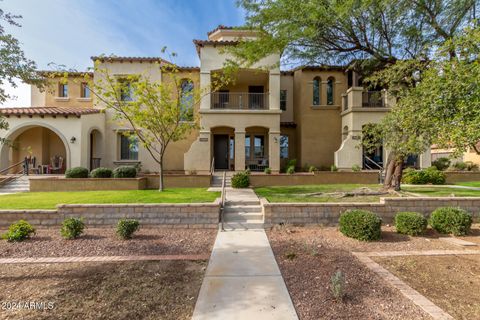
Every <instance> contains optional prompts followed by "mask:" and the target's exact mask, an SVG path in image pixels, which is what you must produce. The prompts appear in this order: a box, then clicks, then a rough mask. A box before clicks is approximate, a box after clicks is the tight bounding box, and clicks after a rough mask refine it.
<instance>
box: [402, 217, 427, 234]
mask: <svg viewBox="0 0 480 320" xmlns="http://www.w3.org/2000/svg"><path fill="white" fill-rule="evenodd" d="M427 225H428V221H427V218H425V217H424V216H423V215H421V214H420V213H418V212H399V213H397V214H396V215H395V228H396V229H397V232H398V233H401V234H408V235H410V236H417V235H419V234H422V233H424V232H425V230H426V229H427Z"/></svg>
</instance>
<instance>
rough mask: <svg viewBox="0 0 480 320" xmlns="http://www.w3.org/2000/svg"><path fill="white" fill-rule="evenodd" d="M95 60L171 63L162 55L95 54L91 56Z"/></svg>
mask: <svg viewBox="0 0 480 320" xmlns="http://www.w3.org/2000/svg"><path fill="white" fill-rule="evenodd" d="M90 59H92V60H93V61H95V60H100V61H102V62H104V61H109V62H164V63H170V62H169V61H167V60H165V59H163V58H160V57H117V56H93V57H90Z"/></svg>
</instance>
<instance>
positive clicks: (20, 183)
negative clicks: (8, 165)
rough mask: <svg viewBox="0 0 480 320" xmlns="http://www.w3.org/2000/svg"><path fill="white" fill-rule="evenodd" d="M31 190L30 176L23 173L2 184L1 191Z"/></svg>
mask: <svg viewBox="0 0 480 320" xmlns="http://www.w3.org/2000/svg"><path fill="white" fill-rule="evenodd" d="M28 191H30V180H29V177H28V176H25V175H22V176H19V177H17V178H15V179H14V180H11V181H8V182H6V183H5V184H3V185H2V186H0V193H17V192H28Z"/></svg>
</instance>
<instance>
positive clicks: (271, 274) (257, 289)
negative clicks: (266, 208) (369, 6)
mask: <svg viewBox="0 0 480 320" xmlns="http://www.w3.org/2000/svg"><path fill="white" fill-rule="evenodd" d="M226 199H227V202H228V203H231V204H234V206H235V207H236V208H240V207H241V203H243V204H244V206H245V208H246V209H245V210H237V211H238V213H239V215H242V212H245V211H248V208H249V207H252V206H255V205H256V203H258V202H259V200H258V197H257V196H256V195H255V193H254V192H253V190H250V189H242V190H236V189H231V188H229V189H227V194H226ZM232 213H233V212H232ZM242 226H243V227H244V228H228V226H227V227H226V231H224V232H222V231H219V233H218V236H217V239H216V241H215V245H214V247H213V252H212V255H211V257H210V262H209V265H208V267H207V271H206V274H205V278H204V280H203V283H202V288H201V289H200V295H199V297H198V300H197V304H196V306H195V311H194V313H193V319H194V320H204V319H205V320H206V319H209V320H210V319H222V320H230V319H232V320H233V319H235V320H237V319H238V320H241V319H246V320H247V319H248V320H250V319H254V320H260V319H272V320H273V319H275V320H282V319H285V320H287V319H288V320H291V319H298V317H297V314H296V312H295V308H294V306H293V303H292V300H291V299H290V295H289V293H288V291H287V287H286V286H285V282H284V281H283V278H282V275H281V273H280V270H279V268H278V265H277V263H276V261H275V257H274V255H273V252H272V249H271V248H270V243H269V242H268V239H267V235H266V234H265V231H264V230H263V228H261V227H260V224H259V223H258V222H257V221H255V222H253V221H252V223H250V222H249V221H248V220H247V221H245V222H244V223H242Z"/></svg>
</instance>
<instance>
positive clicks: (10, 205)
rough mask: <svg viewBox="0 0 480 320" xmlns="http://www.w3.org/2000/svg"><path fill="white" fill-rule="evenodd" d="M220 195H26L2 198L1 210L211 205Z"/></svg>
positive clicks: (198, 191) (196, 191)
mask: <svg viewBox="0 0 480 320" xmlns="http://www.w3.org/2000/svg"><path fill="white" fill-rule="evenodd" d="M219 196H220V192H209V191H207V189H205V188H172V189H167V190H165V191H163V192H159V191H157V190H131V191H130V190H129V191H76V192H26V193H17V194H10V195H2V196H0V210H1V209H55V207H56V205H57V204H79V203H84V204H86V203H89V204H102V203H104V204H105V203H194V202H212V201H214V200H215V199H216V198H217V197H219Z"/></svg>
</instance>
